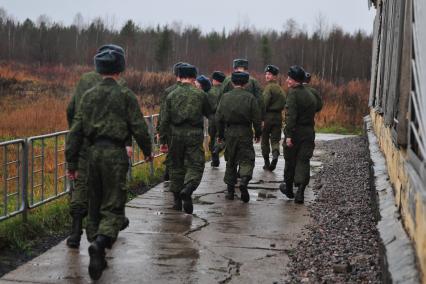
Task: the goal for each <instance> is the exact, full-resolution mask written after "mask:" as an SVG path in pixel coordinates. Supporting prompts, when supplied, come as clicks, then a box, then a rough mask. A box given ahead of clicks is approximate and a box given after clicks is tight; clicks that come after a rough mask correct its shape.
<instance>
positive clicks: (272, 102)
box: [261, 65, 285, 171]
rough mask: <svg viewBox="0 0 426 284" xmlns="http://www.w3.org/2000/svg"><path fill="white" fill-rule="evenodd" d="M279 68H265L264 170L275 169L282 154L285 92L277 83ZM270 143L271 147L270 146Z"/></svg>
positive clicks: (270, 66) (269, 66) (262, 146)
mask: <svg viewBox="0 0 426 284" xmlns="http://www.w3.org/2000/svg"><path fill="white" fill-rule="evenodd" d="M279 72H280V70H279V68H278V67H276V66H274V65H268V66H266V68H265V79H266V82H267V85H266V87H265V89H264V90H263V99H264V106H265V109H264V124H263V129H262V144H261V148H262V156H263V159H264V161H265V165H264V166H263V169H264V170H270V171H273V170H275V167H276V166H277V162H278V157H279V156H280V140H281V127H282V111H283V109H284V106H285V93H284V91H283V89H282V88H281V86H280V85H278V83H277V75H278V73H279ZM269 143H270V145H271V147H270V146H269ZM271 148H272V162H271V163H269V153H270V152H271Z"/></svg>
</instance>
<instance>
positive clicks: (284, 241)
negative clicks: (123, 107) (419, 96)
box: [0, 135, 339, 283]
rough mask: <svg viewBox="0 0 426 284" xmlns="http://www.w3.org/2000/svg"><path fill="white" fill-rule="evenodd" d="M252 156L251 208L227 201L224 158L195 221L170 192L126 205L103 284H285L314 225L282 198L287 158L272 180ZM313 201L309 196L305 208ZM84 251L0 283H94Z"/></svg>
mask: <svg viewBox="0 0 426 284" xmlns="http://www.w3.org/2000/svg"><path fill="white" fill-rule="evenodd" d="M328 137H329V136H322V135H320V136H319V137H318V138H319V139H321V140H327V139H328ZM332 138H333V139H335V138H339V137H332ZM255 148H256V154H257V155H256V168H255V173H254V178H253V180H252V181H251V182H250V185H249V192H250V198H251V200H250V203H248V204H244V203H242V202H241V201H240V200H239V199H236V200H234V201H228V200H225V198H224V191H225V190H226V186H225V184H224V183H223V175H224V172H225V162H224V161H223V158H222V159H221V166H220V168H217V169H214V168H211V167H210V164H209V163H207V164H206V169H205V171H204V177H203V181H202V183H201V185H200V187H199V188H198V190H197V191H196V192H195V204H194V215H187V214H185V213H183V212H176V211H174V210H171V209H170V207H171V205H172V194H171V193H170V192H168V189H167V186H166V185H165V184H159V185H158V186H156V187H154V188H153V189H151V190H150V191H149V192H147V193H146V194H144V195H141V196H139V197H137V198H135V199H133V200H132V201H131V202H129V203H128V204H127V208H126V215H127V216H128V217H129V219H130V226H129V228H127V229H126V230H125V231H123V232H121V233H120V235H119V238H118V240H117V242H116V243H115V245H114V247H113V249H112V250H110V251H109V252H108V253H107V260H108V268H107V269H106V270H105V271H104V274H103V276H102V278H101V279H100V280H99V281H98V283H154V282H155V283H282V282H284V281H285V280H286V279H287V274H288V268H287V263H288V261H289V257H288V255H289V254H291V253H292V248H293V247H294V246H295V245H296V244H297V241H298V239H299V238H300V237H301V235H302V234H303V232H304V227H305V226H306V225H307V224H309V222H310V218H309V213H308V211H307V209H306V207H305V206H300V205H296V204H294V202H293V201H290V200H288V199H286V198H285V197H284V196H283V195H282V194H281V193H280V192H279V190H278V186H279V183H280V182H281V181H282V179H283V176H282V175H283V170H284V161H283V159H282V156H281V157H280V160H279V163H278V165H277V168H276V170H275V171H274V172H273V173H271V172H267V171H264V170H263V169H262V166H263V159H262V157H261V155H260V145H255ZM318 155H321V153H320V152H319V151H317V152H315V153H314V158H313V159H312V163H311V164H312V174H313V175H314V176H313V178H315V172H316V171H317V170H318V168H319V167H320V166H321V163H320V162H318V160H319V157H318ZM313 183H314V181H311V185H312V184H313ZM236 191H237V194H238V195H239V191H238V189H237V190H236ZM313 198H314V197H313V193H312V190H311V189H310V188H308V189H307V192H306V202H312V201H313ZM87 248H88V243H87V241H86V239H85V237H83V239H82V244H81V247H80V250H71V249H68V248H67V246H66V245H65V241H64V242H61V243H60V244H59V245H57V246H56V247H53V248H52V249H50V250H49V251H47V252H46V253H44V254H43V255H41V256H39V257H37V258H35V259H33V260H32V261H30V262H28V263H27V264H25V265H23V266H21V267H19V268H18V269H16V270H15V271H12V272H10V273H8V274H6V275H4V277H3V278H1V279H0V283H90V282H91V281H90V278H89V275H88V272H87V267H88V263H89V256H88V252H87Z"/></svg>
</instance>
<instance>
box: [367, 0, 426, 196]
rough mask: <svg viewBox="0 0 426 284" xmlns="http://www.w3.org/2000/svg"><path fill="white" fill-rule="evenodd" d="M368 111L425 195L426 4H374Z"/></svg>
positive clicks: (413, 0)
mask: <svg viewBox="0 0 426 284" xmlns="http://www.w3.org/2000/svg"><path fill="white" fill-rule="evenodd" d="M375 6H376V9H377V14H376V18H375V22H374V42H373V56H372V58H373V62H372V77H371V91H370V100H369V104H370V107H372V108H374V109H375V110H376V111H377V112H379V113H380V114H382V115H383V116H384V121H385V124H386V126H388V127H391V128H392V133H393V136H394V137H393V138H394V142H395V144H396V145H397V146H402V147H407V150H408V153H409V154H408V162H409V163H411V164H412V165H413V167H414V168H415V170H416V174H417V175H418V177H420V179H421V180H423V188H424V189H425V191H426V166H425V165H426V160H425V158H426V1H425V0H405V1H403V0H376V1H375Z"/></svg>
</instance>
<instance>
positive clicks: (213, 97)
mask: <svg viewBox="0 0 426 284" xmlns="http://www.w3.org/2000/svg"><path fill="white" fill-rule="evenodd" d="M195 86H196V87H197V88H198V89H201V90H203V91H204V92H205V93H206V94H207V98H208V100H209V103H210V108H211V111H212V114H210V116H209V117H208V121H209V126H208V130H209V136H210V141H209V151H210V154H211V157H212V162H211V166H212V167H218V166H219V153H218V152H217V151H215V144H216V143H215V140H216V123H215V113H216V108H217V103H218V98H219V94H218V93H217V92H215V90H214V89H213V88H212V84H211V82H210V80H209V78H207V77H206V76H204V75H200V76H198V77H197V79H196V80H195ZM216 89H217V88H216Z"/></svg>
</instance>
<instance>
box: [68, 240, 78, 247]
mask: <svg viewBox="0 0 426 284" xmlns="http://www.w3.org/2000/svg"><path fill="white" fill-rule="evenodd" d="M67 247H69V248H72V249H78V248H80V241H78V242H74V241H69V240H68V239H67Z"/></svg>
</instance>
